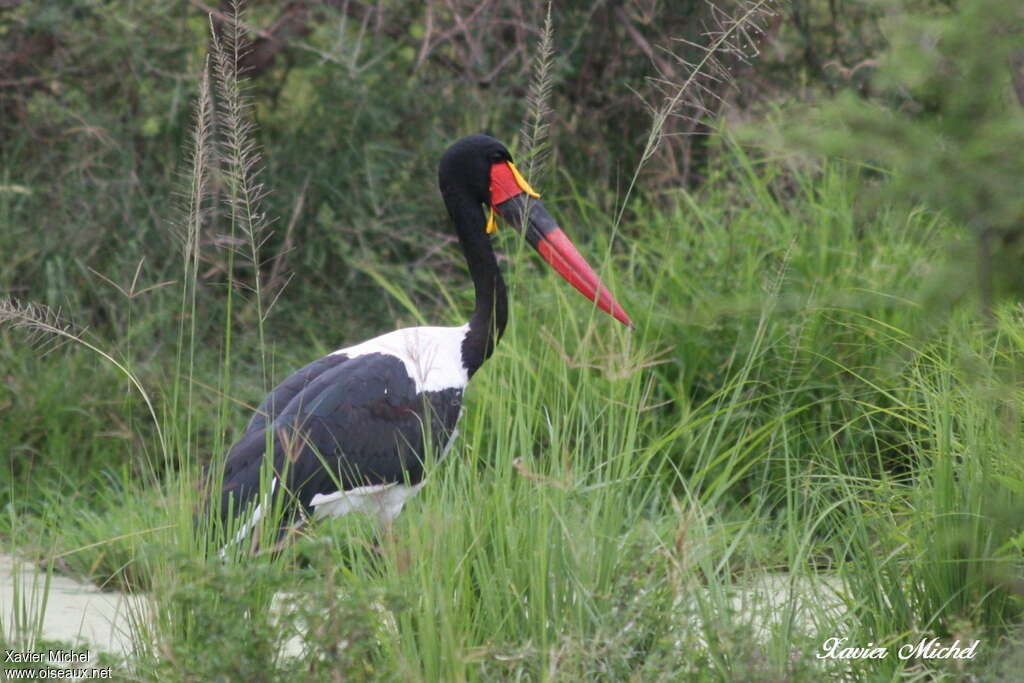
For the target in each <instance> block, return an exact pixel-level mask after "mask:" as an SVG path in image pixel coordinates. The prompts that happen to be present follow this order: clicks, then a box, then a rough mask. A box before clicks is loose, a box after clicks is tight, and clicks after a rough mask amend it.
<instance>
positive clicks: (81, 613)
mask: <svg viewBox="0 0 1024 683" xmlns="http://www.w3.org/2000/svg"><path fill="white" fill-rule="evenodd" d="M46 587H47V586H46V574H45V572H42V571H40V570H39V569H38V568H37V567H36V566H34V565H32V564H29V563H25V562H21V561H20V560H17V559H15V558H14V557H11V556H10V555H0V624H2V626H3V631H4V633H3V635H4V636H5V637H6V639H7V642H8V643H9V644H10V645H26V644H31V643H32V642H33V641H32V639H31V636H32V634H31V633H26V632H25V631H26V630H27V631H31V630H33V629H32V628H27V629H18V628H16V623H17V622H16V621H15V618H14V615H15V612H16V610H19V609H20V610H22V611H23V612H27V616H28V619H29V620H38V619H39V618H40V617H41V618H42V629H41V632H40V634H39V635H40V637H42V638H43V639H45V640H59V641H63V642H69V643H72V644H74V645H81V646H83V647H87V648H88V649H90V650H92V651H103V652H111V653H114V654H122V655H123V654H127V653H128V652H129V651H130V650H131V638H130V635H129V632H130V629H129V625H130V621H129V615H130V614H131V615H138V614H141V613H142V608H143V604H142V601H141V598H138V597H135V596H126V595H122V594H120V593H106V592H103V591H100V590H99V589H97V588H96V587H95V586H92V585H89V584H83V583H79V582H78V581H75V580H73V579H69V578H67V577H64V576H60V575H59V574H53V575H52V576H51V577H50V582H49V592H48V593H47V594H46V600H45V603H43V596H44V590H45V589H46Z"/></svg>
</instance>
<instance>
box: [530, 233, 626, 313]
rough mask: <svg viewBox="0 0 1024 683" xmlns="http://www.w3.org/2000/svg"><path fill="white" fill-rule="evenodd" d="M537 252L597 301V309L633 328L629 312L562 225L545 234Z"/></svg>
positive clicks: (582, 291)
mask: <svg viewBox="0 0 1024 683" xmlns="http://www.w3.org/2000/svg"><path fill="white" fill-rule="evenodd" d="M537 251H538V252H539V253H540V255H541V256H542V257H543V258H544V260H545V261H547V262H548V263H549V264H551V267H552V268H554V269H555V270H556V271H558V274H559V275H561V276H562V277H563V278H565V280H566V281H567V282H569V284H571V285H572V286H573V287H575V288H576V289H577V290H579V292H580V293H581V294H583V296H585V297H587V298H588V299H590V300H591V301H593V302H595V303H596V304H597V307H598V308H600V309H601V310H602V311H604V312H605V313H608V314H610V315H611V316H612V317H614V318H615V319H616V320H618V321H619V322H621V323H622V324H623V325H627V326H629V327H634V325H633V321H632V320H630V319H629V316H628V315H626V311H624V310H623V309H622V306H620V305H619V302H618V301H616V300H615V297H614V296H612V293H611V292H609V291H608V288H607V287H605V286H604V285H603V284H602V283H601V279H600V278H598V277H597V273H595V272H594V269H593V268H591V267H590V264H588V263H587V261H586V259H584V258H583V256H582V255H581V254H580V252H579V251H578V250H577V249H576V246H575V245H574V244H573V243H572V241H571V240H570V239H569V237H568V236H567V235H566V234H565V233H564V232H562V230H561V228H555V229H554V230H552V231H550V232H548V233H546V234H545V235H544V236H543V238H542V239H541V240H540V242H539V243H538V244H537Z"/></svg>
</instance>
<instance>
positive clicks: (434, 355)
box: [331, 325, 469, 393]
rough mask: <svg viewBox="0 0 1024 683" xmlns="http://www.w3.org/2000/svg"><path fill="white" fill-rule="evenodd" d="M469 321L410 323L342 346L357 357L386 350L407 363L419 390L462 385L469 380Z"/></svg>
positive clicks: (418, 391) (351, 355)
mask: <svg viewBox="0 0 1024 683" xmlns="http://www.w3.org/2000/svg"><path fill="white" fill-rule="evenodd" d="M467 332H469V325H462V326H461V327H406V328H403V329H401V330H395V331H394V332H388V333H387V334H382V335H381V336H379V337H374V338H373V339H370V340H367V341H364V342H362V343H361V344H356V345H355V346H350V347H348V348H345V349H338V350H337V351H335V352H334V353H332V354H331V355H334V354H338V353H343V354H345V355H346V356H348V357H349V358H356V357H358V356H364V355H367V354H370V353H386V354H390V355H392V356H395V357H396V358H398V359H400V360H401V361H402V363H403V364H405V370H406V372H408V373H409V377H411V378H412V380H413V382H415V383H416V391H417V393H421V392H424V391H442V390H444V389H461V388H463V387H465V386H466V384H467V383H468V382H469V374H468V373H467V372H466V368H465V367H463V365H462V341H463V340H464V339H465V338H466V333H467Z"/></svg>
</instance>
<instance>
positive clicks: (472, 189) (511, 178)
mask: <svg viewBox="0 0 1024 683" xmlns="http://www.w3.org/2000/svg"><path fill="white" fill-rule="evenodd" d="M438 176H439V179H440V184H441V193H442V194H443V195H445V197H446V198H447V197H448V196H449V195H450V194H451V193H452V192H455V191H459V192H460V193H463V194H466V193H468V195H469V197H470V198H471V199H472V201H474V202H476V203H477V204H479V205H481V206H482V207H483V209H484V211H485V214H486V216H487V219H486V222H484V223H483V225H478V226H475V227H473V228H471V229H477V230H482V231H483V232H485V233H487V234H492V233H494V232H496V231H497V229H498V221H497V218H498V217H501V219H502V220H503V221H504V222H506V223H508V224H509V225H511V226H512V227H514V228H516V229H518V230H521V231H522V232H523V235H524V236H525V237H526V241H527V242H529V243H530V245H531V246H532V247H533V248H534V249H536V250H537V253H539V254H540V255H541V257H542V258H543V259H544V260H545V261H547V263H548V264H549V265H550V266H551V267H552V268H554V269H555V271H557V272H558V274H559V275H561V276H562V277H563V278H564V279H565V280H566V281H568V282H569V283H570V284H571V285H572V286H573V287H575V288H576V289H577V290H579V292H580V293H581V294H583V296H585V297H587V298H588V299H590V300H591V301H593V302H595V303H596V304H597V306H598V308H600V309H601V310H603V311H605V312H606V313H608V314H610V315H611V316H613V317H614V318H615V319H616V320H618V321H619V322H621V323H623V324H624V325H628V326H630V327H632V326H633V323H632V321H631V320H630V319H629V316H628V315H626V312H625V311H624V310H623V309H622V306H620V305H619V302H618V301H616V300H615V297H614V296H612V294H611V292H609V291H608V289H607V288H606V287H605V286H604V285H603V284H601V280H600V278H598V277H597V274H596V273H595V272H594V269H593V268H591V267H590V264H588V263H587V261H586V259H584V258H583V256H582V255H581V254H580V253H579V251H578V250H577V249H576V247H575V246H574V245H573V243H572V241H570V240H569V238H568V236H566V234H565V233H564V232H563V231H562V229H561V228H560V227H559V225H558V223H557V222H556V221H555V219H554V218H552V217H551V214H550V213H548V211H547V209H546V208H544V203H543V202H541V201H540V194H538V193H537V192H536V191H535V190H534V189H533V188H532V187H530V184H529V183H528V182H527V181H526V179H525V178H524V177H523V175H522V174H521V173H520V172H519V169H517V168H516V166H515V164H514V163H513V162H512V155H511V154H510V153H509V151H508V149H507V148H506V147H505V145H503V144H501V143H500V142H498V141H497V140H495V139H494V138H492V137H490V136H488V135H467V136H466V137H464V138H461V139H459V140H457V141H455V142H454V143H453V144H452V145H451V146H450V147H449V148H448V149H447V151H445V153H444V156H442V157H441V166H440V169H439V172H438Z"/></svg>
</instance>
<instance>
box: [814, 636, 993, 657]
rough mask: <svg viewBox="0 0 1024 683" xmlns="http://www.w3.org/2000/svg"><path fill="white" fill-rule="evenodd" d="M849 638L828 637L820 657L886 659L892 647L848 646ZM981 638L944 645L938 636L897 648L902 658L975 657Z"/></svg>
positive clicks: (819, 653) (872, 644)
mask: <svg viewBox="0 0 1024 683" xmlns="http://www.w3.org/2000/svg"><path fill="white" fill-rule="evenodd" d="M847 640H848V639H847V638H826V639H825V642H824V643H822V644H821V652H818V653H817V654H816V655H815V657H817V658H818V659H885V658H886V657H888V656H889V651H890V648H888V647H881V646H876V645H875V644H874V643H868V644H867V646H866V647H847V646H846V641H847ZM979 643H981V641H980V640H972V641H971V642H970V643H968V644H966V645H962V644H961V643H960V639H959V638H958V639H957V640H955V641H953V642H952V643H951V644H949V645H944V644H943V643H942V642H941V641H940V640H939V639H938V638H932V639H930V640H929V639H928V638H922V639H921V640H920V641H918V642H916V643H907V644H905V645H901V646H900V647H899V648H897V649H896V656H897V657H899V658H900V659H974V656H975V655H976V654H977V653H978V652H977V651H978V644H979Z"/></svg>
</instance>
